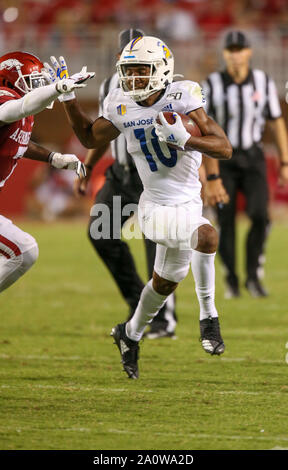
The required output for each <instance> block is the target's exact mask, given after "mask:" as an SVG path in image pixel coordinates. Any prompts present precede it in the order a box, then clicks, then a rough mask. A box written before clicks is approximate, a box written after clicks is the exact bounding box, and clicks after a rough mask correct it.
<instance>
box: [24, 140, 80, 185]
mask: <svg viewBox="0 0 288 470" xmlns="http://www.w3.org/2000/svg"><path fill="white" fill-rule="evenodd" d="M24 158H29V159H30V160H37V161H40V162H47V163H50V165H51V166H53V167H54V168H58V169H63V170H73V171H75V173H76V174H77V175H78V177H79V178H84V177H85V176H86V168H85V165H84V163H82V162H81V161H80V160H79V158H78V157H76V155H74V154H68V153H59V152H51V150H48V149H46V148H45V147H41V145H38V144H35V143H34V142H31V141H30V142H29V145H28V149H27V150H26V152H25V154H24Z"/></svg>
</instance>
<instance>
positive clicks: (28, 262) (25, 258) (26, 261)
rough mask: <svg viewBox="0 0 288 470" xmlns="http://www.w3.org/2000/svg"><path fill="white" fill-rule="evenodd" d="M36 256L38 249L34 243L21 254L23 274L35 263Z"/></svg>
mask: <svg viewBox="0 0 288 470" xmlns="http://www.w3.org/2000/svg"><path fill="white" fill-rule="evenodd" d="M38 256H39V248H38V245H37V243H35V244H33V245H32V246H31V248H29V249H28V250H26V251H25V252H24V253H23V254H22V263H21V270H22V271H23V272H26V271H28V269H30V268H31V267H32V266H33V264H34V263H35V262H36V261H37V259H38Z"/></svg>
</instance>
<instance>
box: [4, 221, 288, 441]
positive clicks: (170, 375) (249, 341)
mask: <svg viewBox="0 0 288 470" xmlns="http://www.w3.org/2000/svg"><path fill="white" fill-rule="evenodd" d="M19 225H20V227H21V228H23V229H25V230H27V231H29V232H30V233H31V234H32V235H34V236H35V237H36V238H37V240H38V243H39V247H40V257H39V259H38V262H37V264H36V265H35V266H34V267H33V268H32V270H30V272H29V273H27V274H26V275H25V276H24V277H23V278H22V279H21V280H20V281H18V282H17V283H16V284H15V285H14V286H12V287H11V288H10V289H8V290H7V291H5V292H3V293H2V294H1V298H0V309H1V325H2V326H1V333H0V362H1V372H0V374H1V376H0V377H1V382H0V400H1V403H0V423H1V424H0V448H1V449H91V450H92V449H93V450H97V449H104V450H108V449H117V450H121V449H125V450H126V449H142V450H145V449H150V450H153V449H155V450H160V449H161V450H162V449H163V450H165V449H178V450H182V449H194V450H195V449H272V448H275V447H281V448H288V433H287V397H288V385H287V371H288V364H287V363H286V362H285V357H286V354H287V353H288V349H286V343H287V342H288V333H287V329H286V325H287V297H288V296H287V265H286V263H287V261H286V252H287V249H286V245H287V225H285V224H284V223H282V224H281V223H277V224H276V225H274V228H273V230H272V232H271V235H270V238H269V242H268V250H267V251H268V259H267V265H266V272H267V274H266V284H267V287H268V288H269V290H270V292H271V295H270V297H268V298H267V299H252V298H251V297H249V295H248V294H247V293H246V292H245V290H244V289H243V290H242V294H243V295H242V297H241V298H240V299H237V300H228V301H227V300H226V301H225V300H223V283H222V273H221V270H220V266H219V261H218V260H217V261H216V268H217V307H218V310H219V312H220V315H221V326H222V333H223V337H224V340H225V343H226V348H227V349H226V352H225V354H224V355H223V357H221V358H219V357H210V356H209V355H207V354H206V353H205V352H204V351H203V350H202V348H201V345H200V343H199V322H198V317H199V315H198V304H197V300H196V296H195V292H194V283H193V279H192V275H191V273H190V274H189V276H188V277H187V278H186V279H185V281H183V283H182V284H181V285H180V287H179V288H178V290H177V312H178V316H179V325H178V327H177V336H178V339H177V340H175V341H173V340H171V339H161V340H154V341H152V340H145V341H144V342H143V343H141V352H140V356H141V359H140V362H139V366H140V378H139V380H138V381H132V380H128V378H127V377H126V374H124V373H123V372H121V368H122V367H121V364H120V355H119V352H118V349H117V348H116V347H115V346H114V345H113V344H112V338H111V337H110V336H109V335H110V331H111V327H113V326H114V325H115V324H116V323H118V322H120V321H123V320H124V319H125V318H126V314H127V308H126V305H125V304H124V302H123V301H122V299H121V296H120V294H119V293H118V291H117V288H116V287H115V285H114V283H113V281H112V279H111V278H110V275H109V274H108V272H107V271H106V269H105V267H104V265H103V264H102V263H101V262H100V261H99V259H97V258H96V256H95V255H94V253H93V251H92V248H91V246H90V245H89V244H88V241H87V239H86V233H85V231H86V227H85V222H77V223H59V224H52V225H47V224H33V223H22V224H19ZM246 228H247V226H246V225H245V223H242V224H241V230H240V236H239V252H240V255H241V253H242V248H243V243H244V232H245V230H246ZM130 246H131V249H132V251H133V253H134V254H135V256H136V259H137V264H138V267H139V271H140V273H141V274H142V275H143V277H144V276H145V273H146V268H145V263H144V253H143V249H142V241H141V240H138V241H132V242H131V243H130ZM239 261H240V256H239ZM241 269H242V273H243V268H241ZM242 280H243V276H242ZM287 346H288V344H287Z"/></svg>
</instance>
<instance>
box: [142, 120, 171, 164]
mask: <svg viewBox="0 0 288 470" xmlns="http://www.w3.org/2000/svg"><path fill="white" fill-rule="evenodd" d="M134 134H135V137H136V139H138V140H139V141H140V146H141V150H142V152H143V153H144V155H145V157H146V160H147V162H148V163H149V167H150V170H151V171H158V167H157V163H156V162H155V160H154V158H153V156H152V155H151V152H150V151H149V149H148V147H147V143H146V134H145V129H143V128H141V129H134ZM151 136H152V138H151V143H152V146H153V149H154V151H155V153H156V155H157V157H158V158H159V160H160V162H161V163H163V165H165V166H168V167H170V168H172V167H173V166H175V165H176V163H177V150H175V149H172V148H170V147H168V145H167V150H168V151H169V153H170V155H171V157H170V158H168V157H166V156H165V155H164V153H163V152H162V149H161V147H160V144H159V140H158V137H157V135H156V133H155V128H153V130H152V132H151Z"/></svg>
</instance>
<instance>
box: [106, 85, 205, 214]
mask: <svg viewBox="0 0 288 470" xmlns="http://www.w3.org/2000/svg"><path fill="white" fill-rule="evenodd" d="M204 104H205V99H204V97H203V94H202V89H201V87H200V86H199V85H198V83H196V82H191V81H188V80H185V81H179V82H173V83H171V84H169V85H168V86H167V88H166V89H165V92H164V94H163V95H162V96H161V98H160V99H159V100H158V101H157V102H156V103H154V104H153V105H152V106H149V107H146V106H142V105H141V104H140V103H136V102H135V101H133V100H132V99H131V98H130V97H127V96H125V95H124V93H123V92H122V90H121V89H120V88H117V89H115V90H112V91H111V92H110V93H109V94H108V95H107V97H106V98H105V101H104V106H103V117H104V118H105V119H107V120H109V121H111V122H112V124H113V125H114V126H115V127H116V128H117V129H118V130H119V131H120V132H122V133H123V134H124V136H125V138H126V141H127V150H128V152H129V153H130V155H132V157H133V159H134V161H135V165H136V167H137V170H138V173H139V176H140V178H141V180H142V183H143V187H144V196H145V199H146V200H148V201H151V202H154V203H156V204H161V205H170V206H174V205H177V204H181V203H185V202H188V201H191V200H192V199H193V198H194V196H195V195H198V194H199V192H200V189H201V184H200V181H199V175H198V169H199V166H200V165H201V160H202V155H201V153H199V152H197V151H194V150H189V151H188V150H184V151H181V150H176V149H172V148H171V147H168V145H167V144H166V143H165V142H160V141H159V140H158V138H157V135H156V133H155V127H154V125H155V121H156V118H157V115H158V114H159V113H160V112H161V111H163V112H165V111H175V112H178V113H182V114H189V113H190V112H191V111H194V110H195V109H198V108H200V107H203V106H204Z"/></svg>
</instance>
